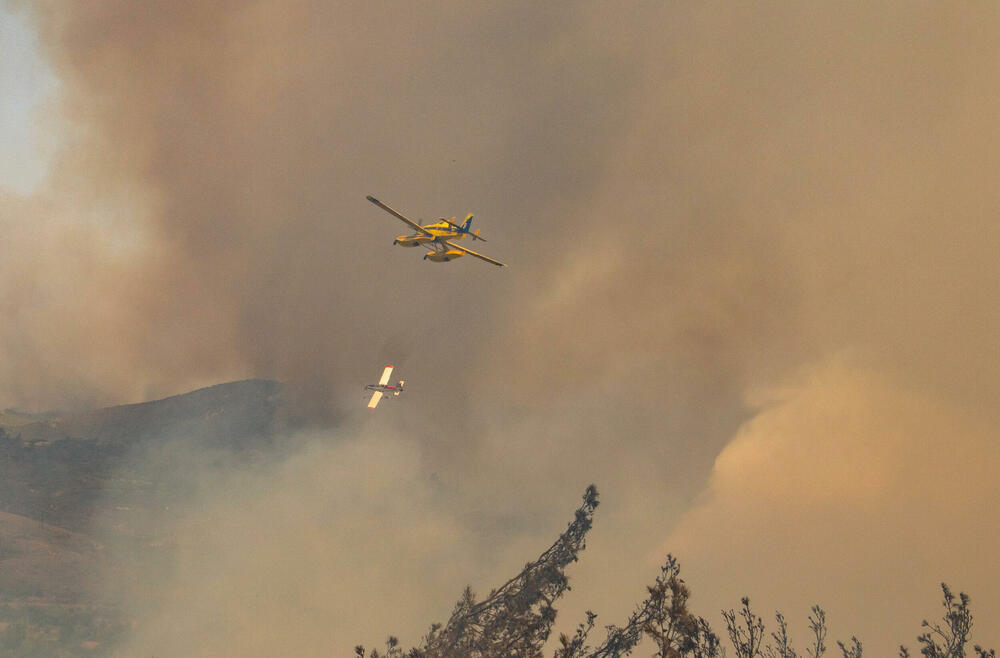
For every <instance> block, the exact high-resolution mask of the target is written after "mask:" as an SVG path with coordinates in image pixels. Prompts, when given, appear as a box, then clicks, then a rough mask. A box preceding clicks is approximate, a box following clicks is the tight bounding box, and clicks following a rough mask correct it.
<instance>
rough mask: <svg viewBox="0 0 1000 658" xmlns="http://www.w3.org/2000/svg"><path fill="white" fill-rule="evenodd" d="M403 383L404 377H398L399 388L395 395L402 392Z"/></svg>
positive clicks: (404, 381)
mask: <svg viewBox="0 0 1000 658" xmlns="http://www.w3.org/2000/svg"><path fill="white" fill-rule="evenodd" d="M405 383H406V380H405V379H400V380H399V390H398V391H396V395H399V394H400V393H402V392H403V384H405Z"/></svg>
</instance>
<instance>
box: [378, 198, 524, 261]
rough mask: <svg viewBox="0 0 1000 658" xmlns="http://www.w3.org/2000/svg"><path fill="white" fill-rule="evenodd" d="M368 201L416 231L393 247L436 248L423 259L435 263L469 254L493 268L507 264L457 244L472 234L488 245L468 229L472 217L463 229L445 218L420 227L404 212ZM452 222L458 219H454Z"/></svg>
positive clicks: (476, 231)
mask: <svg viewBox="0 0 1000 658" xmlns="http://www.w3.org/2000/svg"><path fill="white" fill-rule="evenodd" d="M367 198H368V200H369V201H371V202H372V203H374V204H375V205H376V206H378V207H379V208H381V209H382V210H384V211H386V212H387V213H389V214H390V215H392V216H394V217H396V218H398V219H401V220H403V221H404V222H406V223H407V224H408V225H409V226H410V227H411V228H412V229H413V230H415V231H416V233H414V234H413V235H400V236H399V237H397V238H396V239H395V240H393V241H392V243H393V244H398V245H399V246H401V247H419V246H421V245H424V246H428V247H431V248H432V249H434V251H428V252H427V253H426V254H424V260H430V261H433V262H435V263H447V262H448V261H450V260H455V259H456V258H458V257H460V256H464V255H465V254H468V255H470V256H475V257H476V258H478V259H479V260H484V261H486V262H487V263H492V264H493V265H498V266H500V267H506V265H505V264H504V263H501V262H500V261H498V260H493V259H492V258H490V257H489V256H484V255H482V254H478V253H476V252H474V251H473V250H471V249H466V248H465V247H462V246H460V245H457V244H455V242H454V241H455V240H461V239H462V238H464V237H465V236H467V235H471V236H472V239H473V240H482V241H483V242H486V238H481V237H479V229H476V230H475V231H470V230H469V226H471V225H472V215H471V214H470V215H469V216H468V217H466V218H465V223H464V224H462V225H461V226H459V225H458V224H456V223H454V222H449V221H448V220H446V219H445V218H444V217H440V218H438V221H436V222H434V223H433V224H425V225H423V226H421V225H420V224H417V223H416V222H414V221H413V220H411V219H409V218H408V217H406V216H405V215H403V214H402V213H400V212H397V211H395V210H393V209H392V208H390V207H389V206H387V205H385V204H384V203H382V202H381V201H379V200H378V199H376V198H375V197H373V196H369V197H367ZM452 219H455V218H454V217H452Z"/></svg>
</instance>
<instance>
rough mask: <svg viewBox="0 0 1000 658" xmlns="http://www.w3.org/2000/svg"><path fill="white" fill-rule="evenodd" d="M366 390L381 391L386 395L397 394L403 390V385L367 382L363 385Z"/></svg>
mask: <svg viewBox="0 0 1000 658" xmlns="http://www.w3.org/2000/svg"><path fill="white" fill-rule="evenodd" d="M365 390H366V391H381V392H382V393H385V394H386V395H399V392H400V391H402V390H403V387H402V386H400V385H399V384H396V385H393V384H368V385H366V386H365Z"/></svg>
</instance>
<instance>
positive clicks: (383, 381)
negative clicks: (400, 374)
mask: <svg viewBox="0 0 1000 658" xmlns="http://www.w3.org/2000/svg"><path fill="white" fill-rule="evenodd" d="M391 374H392V366H386V367H385V370H383V371H382V379H380V380H378V385H379V386H385V385H386V384H388V383H389V375H391Z"/></svg>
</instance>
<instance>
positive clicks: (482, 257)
mask: <svg viewBox="0 0 1000 658" xmlns="http://www.w3.org/2000/svg"><path fill="white" fill-rule="evenodd" d="M442 242H444V243H445V244H446V245H448V248H449V249H458V250H459V251H464V252H465V253H467V254H469V255H470V256H475V257H476V258H478V259H479V260H484V261H486V262H487V263H493V264H494V265H498V266H500V267H507V265H506V264H504V263H501V262H500V261H498V260H493V259H492V258H490V257H489V256H483V255H482V254H477V253H476V252H474V251H473V250H471V249H466V248H465V247H463V246H461V245H458V244H455V243H454V242H449V241H448V240H442Z"/></svg>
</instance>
